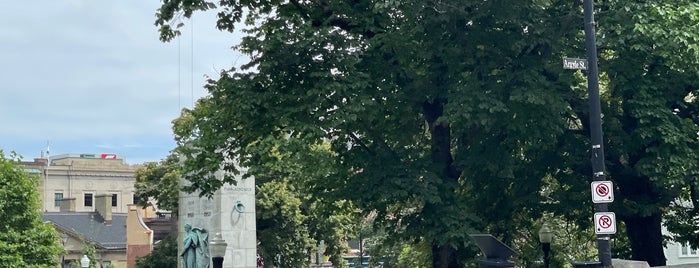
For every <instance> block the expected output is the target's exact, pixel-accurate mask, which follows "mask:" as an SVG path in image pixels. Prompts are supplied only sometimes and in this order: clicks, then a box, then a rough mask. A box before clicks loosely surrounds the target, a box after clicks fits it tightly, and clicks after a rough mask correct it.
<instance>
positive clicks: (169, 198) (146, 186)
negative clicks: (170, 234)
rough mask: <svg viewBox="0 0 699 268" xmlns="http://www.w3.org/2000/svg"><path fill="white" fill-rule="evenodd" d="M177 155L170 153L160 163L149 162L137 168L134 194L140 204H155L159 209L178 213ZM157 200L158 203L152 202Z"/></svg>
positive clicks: (178, 174) (178, 176) (144, 205)
mask: <svg viewBox="0 0 699 268" xmlns="http://www.w3.org/2000/svg"><path fill="white" fill-rule="evenodd" d="M177 161H178V160H177V156H176V155H174V154H171V155H169V156H168V157H166V158H165V159H163V160H161V161H160V162H159V163H154V162H149V163H145V164H144V165H143V166H142V167H139V168H138V169H137V170H136V184H135V185H134V188H135V189H136V191H135V193H134V195H136V197H137V198H138V204H139V205H141V206H143V207H146V206H150V205H155V206H156V207H158V208H159V209H163V210H169V211H171V212H173V213H175V214H177V210H178V204H179V199H178V198H179V193H180V186H179V183H180V173H179V166H178V165H177ZM151 201H155V202H156V204H151V203H150V202H151Z"/></svg>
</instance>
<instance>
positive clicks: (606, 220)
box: [595, 212, 616, 235]
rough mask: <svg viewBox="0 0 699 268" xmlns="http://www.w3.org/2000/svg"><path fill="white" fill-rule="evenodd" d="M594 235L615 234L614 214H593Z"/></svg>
mask: <svg viewBox="0 0 699 268" xmlns="http://www.w3.org/2000/svg"><path fill="white" fill-rule="evenodd" d="M595 234H598V235H602V234H606V235H610V234H616V216H615V215H614V212H598V213H595Z"/></svg>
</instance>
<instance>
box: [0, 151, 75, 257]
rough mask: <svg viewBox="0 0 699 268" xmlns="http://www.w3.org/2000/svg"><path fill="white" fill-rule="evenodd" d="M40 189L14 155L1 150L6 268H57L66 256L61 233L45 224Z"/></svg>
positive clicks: (1, 236) (0, 247)
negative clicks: (7, 154) (42, 215)
mask: <svg viewBox="0 0 699 268" xmlns="http://www.w3.org/2000/svg"><path fill="white" fill-rule="evenodd" d="M38 185H39V181H38V178H37V177H36V176H29V174H28V173H27V172H26V171H25V170H24V167H23V166H22V165H21V164H20V163H19V158H18V157H16V156H15V155H14V153H13V154H11V155H10V156H9V157H7V156H5V153H4V152H3V151H2V150H0V224H2V232H0V263H2V265H3V266H6V267H55V266H56V265H58V259H57V258H56V256H58V255H59V254H61V253H62V250H63V249H62V247H61V244H60V238H59V236H58V232H56V230H54V228H53V226H52V225H51V224H50V223H44V222H43V221H42V220H41V206H40V205H39V204H40V203H39V193H38V192H37V189H38Z"/></svg>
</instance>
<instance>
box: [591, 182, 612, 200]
mask: <svg viewBox="0 0 699 268" xmlns="http://www.w3.org/2000/svg"><path fill="white" fill-rule="evenodd" d="M590 186H591V187H590V188H591V190H592V203H611V202H614V188H613V187H612V186H613V185H612V182H611V181H593V182H592V183H591V184H590Z"/></svg>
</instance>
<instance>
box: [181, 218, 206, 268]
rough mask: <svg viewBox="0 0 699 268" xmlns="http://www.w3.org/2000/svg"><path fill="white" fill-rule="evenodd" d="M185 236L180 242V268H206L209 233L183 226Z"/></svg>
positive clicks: (186, 225) (190, 226) (204, 230)
mask: <svg viewBox="0 0 699 268" xmlns="http://www.w3.org/2000/svg"><path fill="white" fill-rule="evenodd" d="M184 231H185V236H184V239H183V241H182V254H180V258H181V259H182V268H208V267H209V262H210V256H209V233H208V232H207V231H206V229H200V228H192V225H189V224H188V223H186V224H185V225H184Z"/></svg>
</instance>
